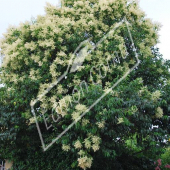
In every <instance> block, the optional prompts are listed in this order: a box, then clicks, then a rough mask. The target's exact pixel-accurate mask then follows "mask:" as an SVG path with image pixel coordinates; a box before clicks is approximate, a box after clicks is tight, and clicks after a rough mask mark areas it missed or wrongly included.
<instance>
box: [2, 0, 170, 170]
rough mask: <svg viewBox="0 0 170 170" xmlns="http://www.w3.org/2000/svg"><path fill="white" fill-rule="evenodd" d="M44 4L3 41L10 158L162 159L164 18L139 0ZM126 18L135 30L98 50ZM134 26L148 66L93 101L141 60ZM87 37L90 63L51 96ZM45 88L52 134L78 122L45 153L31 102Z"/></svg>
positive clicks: (80, 165) (93, 162)
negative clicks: (154, 16)
mask: <svg viewBox="0 0 170 170" xmlns="http://www.w3.org/2000/svg"><path fill="white" fill-rule="evenodd" d="M45 10H46V15H45V16H37V18H36V20H35V21H31V22H25V23H21V24H20V26H18V27H10V28H9V29H8V30H7V33H6V34H4V38H3V39H2V40H1V45H0V47H1V49H2V54H4V55H5V57H4V59H3V64H2V68H1V73H2V74H1V81H2V83H3V84H4V87H3V88H1V89H0V90H1V91H0V92H1V94H2V95H1V100H0V102H1V105H0V110H1V120H2V121H1V123H0V128H1V129H2V132H3V133H6V134H7V135H5V136H3V138H1V143H0V145H1V147H0V148H1V149H0V151H1V155H2V157H4V158H6V157H7V158H11V159H12V160H13V161H14V169H17V168H18V169H30V170H31V169H70V167H72V168H74V169H87V168H91V169H99V170H100V169H108V170H110V169H113V168H114V169H149V168H153V167H154V164H153V161H154V160H155V159H157V158H158V156H157V155H158V153H161V149H162V147H164V146H166V145H167V142H165V141H167V140H168V138H169V125H168V121H169V117H168V114H169V109H168V104H169V102H170V98H169V96H168V92H169V90H170V82H169V77H170V74H169V70H168V69H169V66H170V64H169V61H164V60H163V59H162V57H161V55H160V54H159V51H158V50H157V49H156V48H154V46H155V45H156V44H157V42H158V31H159V24H157V23H152V22H151V20H150V19H148V18H146V17H145V14H144V12H142V11H141V10H140V9H139V6H138V3H137V2H136V1H127V0H119V1H115V0H108V1H102V0H101V1H97V0H89V1H85V0H82V1H75V0H72V1H71V0H67V1H65V3H64V6H63V7H62V8H56V7H55V6H52V5H50V4H47V6H46V9H45ZM125 17H126V19H127V21H128V22H129V27H128V29H129V30H128V29H127V26H126V25H125V23H122V25H120V26H119V27H118V28H117V29H116V30H115V31H114V33H113V32H111V34H109V36H107V37H106V38H105V39H104V40H103V41H102V42H101V43H100V44H99V45H98V47H97V48H95V49H94V50H92V49H93V47H94V44H97V43H98V42H99V41H100V40H101V39H102V37H103V36H104V35H107V33H108V32H109V31H110V30H111V28H112V27H113V26H114V25H116V24H117V23H120V22H121V21H122V20H124V18H125ZM129 31H130V32H131V34H130V35H132V37H133V42H134V44H135V47H136V52H137V53H138V56H139V59H140V61H141V63H140V65H139V66H138V67H136V68H135V69H134V71H133V72H132V73H131V74H130V75H128V76H127V77H126V79H125V80H124V81H122V82H121V83H120V84H119V85H118V86H116V87H115V88H114V89H113V91H111V92H110V93H108V94H107V95H106V96H105V97H104V98H102V100H100V101H98V103H97V105H94V107H91V109H89V110H88V108H89V107H90V106H92V105H93V103H94V102H95V101H96V100H97V99H100V97H101V96H102V95H103V94H104V93H106V92H107V90H108V89H109V88H111V87H113V85H114V84H115V83H116V82H117V81H118V80H119V79H121V77H122V76H123V75H124V74H125V73H127V72H128V70H130V69H131V68H132V66H133V65H134V64H135V62H136V61H135V57H134V56H135V54H134V49H133V48H132V44H131V37H130V36H129ZM87 40H88V41H87ZM82 42H85V43H84V44H83V48H84V47H85V49H86V51H85V52H87V53H86V57H85V59H84V62H83V65H79V67H78V68H74V69H73V71H71V72H70V73H69V74H67V75H66V76H64V79H62V80H61V82H60V84H57V85H56V86H53V88H51V90H48V93H45V95H42V94H44V92H46V90H47V89H49V88H50V87H51V84H53V85H54V84H55V82H56V79H57V78H58V77H60V76H62V75H63V73H64V72H65V71H66V70H67V68H68V65H69V64H70V61H72V60H71V59H72V56H74V55H75V56H78V53H77V52H76V53H75V50H76V48H77V47H78V46H79V45H80V44H81V43H82ZM125 47H126V48H125ZM115 52H116V53H115ZM83 54H84V52H83ZM116 54H117V55H116ZM125 55H126V57H125ZM79 59H80V58H79ZM71 63H72V64H73V62H71ZM78 63H81V62H80V61H78ZM96 66H99V67H96ZM106 66H107V67H106ZM99 73H100V74H99ZM84 82H85V83H84ZM83 83H84V84H83ZM82 84H83V85H82ZM80 85H81V86H80ZM80 95H81V96H80ZM37 96H38V99H39V101H38V102H37V103H36V105H35V107H36V108H37V109H36V114H38V118H37V122H38V123H39V124H40V125H41V131H42V133H43V138H44V139H45V142H46V143H49V142H50V141H52V140H53V139H54V138H55V137H56V136H57V135H60V134H61V133H62V132H63V131H64V130H66V129H67V127H68V126H69V125H70V124H71V123H72V122H73V121H75V122H76V124H75V125H74V126H72V127H71V129H69V131H67V133H65V134H64V135H63V136H62V137H61V138H59V140H57V141H56V143H57V144H54V145H53V146H52V147H51V148H50V149H49V150H47V151H46V152H45V153H43V151H42V148H41V147H40V145H41V143H40V140H39V137H38V133H37V129H36V124H35V118H34V117H33V115H32V113H31V109H30V103H31V101H32V102H34V101H35V99H37ZM43 110H45V111H46V112H45V113H44V114H42V111H43ZM86 110H88V111H87V113H86V115H84V116H83V117H82V119H79V118H80V116H81V115H82V114H83V113H84V112H86ZM51 111H52V114H51ZM54 111H55V113H54ZM44 115H45V116H47V117H48V121H46V120H47V119H46V118H44ZM7 120H8V121H7ZM44 121H45V122H44ZM47 123H48V124H50V125H47ZM33 155H34V156H33ZM125 159H126V160H127V161H126V162H124V160H125ZM37 162H39V163H38V164H37Z"/></svg>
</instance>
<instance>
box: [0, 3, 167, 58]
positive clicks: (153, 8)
mask: <svg viewBox="0 0 170 170" xmlns="http://www.w3.org/2000/svg"><path fill="white" fill-rule="evenodd" d="M46 1H47V2H49V3H51V4H53V5H59V0H0V37H2V36H3V35H2V34H3V33H5V32H6V29H7V28H8V26H9V25H16V26H17V25H19V23H20V22H24V21H26V20H27V21H29V20H30V19H31V18H32V17H36V16H37V15H39V14H40V15H43V14H45V12H44V6H45V4H46ZM139 3H140V7H141V9H142V10H143V11H145V13H146V14H147V17H148V18H151V19H152V20H153V21H158V22H160V23H161V24H162V29H161V31H160V33H159V34H160V43H159V44H158V47H159V48H160V52H161V54H163V57H164V58H165V59H170V55H169V53H168V52H169V45H170V0H139Z"/></svg>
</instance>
